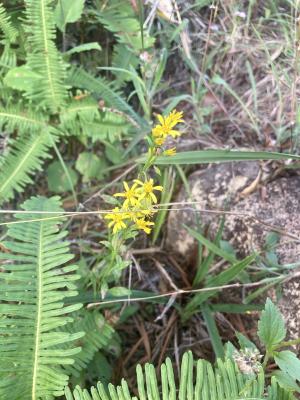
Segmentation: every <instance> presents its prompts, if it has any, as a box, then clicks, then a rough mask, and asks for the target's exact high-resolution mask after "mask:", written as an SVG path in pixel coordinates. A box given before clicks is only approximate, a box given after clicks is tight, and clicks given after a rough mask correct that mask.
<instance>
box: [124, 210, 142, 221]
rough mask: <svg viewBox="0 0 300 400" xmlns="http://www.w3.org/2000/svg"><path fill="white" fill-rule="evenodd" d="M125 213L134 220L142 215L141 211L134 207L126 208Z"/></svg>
mask: <svg viewBox="0 0 300 400" xmlns="http://www.w3.org/2000/svg"><path fill="white" fill-rule="evenodd" d="M126 215H127V217H128V218H129V219H130V220H131V221H133V222H136V220H137V219H138V218H141V217H142V216H143V213H142V211H138V210H134V209H126Z"/></svg>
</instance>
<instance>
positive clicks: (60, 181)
mask: <svg viewBox="0 0 300 400" xmlns="http://www.w3.org/2000/svg"><path fill="white" fill-rule="evenodd" d="M67 170H68V173H69V177H70V179H71V181H72V183H73V185H75V184H76V182H77V180H78V175H77V173H76V171H74V170H73V169H72V168H70V167H69V166H67ZM47 180H48V186H49V190H51V191H52V192H55V193H63V192H67V191H69V190H72V187H71V184H70V181H69V179H68V176H67V174H66V172H65V171H64V169H63V167H62V165H61V163H60V162H59V161H54V162H53V163H51V164H50V165H49V167H48V169H47Z"/></svg>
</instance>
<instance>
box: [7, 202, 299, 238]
mask: <svg viewBox="0 0 300 400" xmlns="http://www.w3.org/2000/svg"><path fill="white" fill-rule="evenodd" d="M200 203H201V202H198V201H189V202H171V203H163V204H158V205H155V206H153V208H154V209H159V210H164V211H171V210H173V211H193V212H197V213H207V214H216V215H233V216H238V217H243V218H245V219H249V222H250V221H252V222H257V223H259V224H260V225H262V226H264V227H265V228H267V230H271V231H274V232H277V233H279V234H281V235H282V236H286V237H289V238H290V239H293V240H294V241H295V242H297V243H299V242H300V237H298V236H296V235H293V234H291V233H289V232H287V231H285V230H284V229H283V228H281V227H278V226H274V225H272V224H269V223H268V222H266V221H264V220H262V219H261V218H259V217H257V216H256V215H253V214H251V213H249V212H247V211H227V210H209V209H196V210H195V209H194V208H193V207H174V206H178V205H184V206H187V205H190V206H193V205H197V204H200ZM169 206H173V207H169ZM112 211H113V210H97V211H79V212H77V211H75V212H73V211H69V212H68V211H65V212H61V213H59V212H55V211H52V212H51V211H46V212H43V211H30V212H28V211H21V210H0V214H48V215H49V214H59V215H58V216H54V217H46V218H36V219H28V220H21V221H9V222H2V223H0V226H8V225H14V224H23V223H25V222H37V221H43V220H51V219H61V218H68V217H80V218H82V217H87V216H91V215H96V216H97V215H101V214H106V213H108V212H112ZM137 211H144V210H137ZM120 212H124V211H120Z"/></svg>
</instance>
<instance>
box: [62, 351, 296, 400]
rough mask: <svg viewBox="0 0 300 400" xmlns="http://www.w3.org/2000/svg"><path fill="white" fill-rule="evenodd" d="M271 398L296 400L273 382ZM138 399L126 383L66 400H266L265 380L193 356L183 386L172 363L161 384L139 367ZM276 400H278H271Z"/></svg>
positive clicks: (185, 364)
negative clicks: (196, 359)
mask: <svg viewBox="0 0 300 400" xmlns="http://www.w3.org/2000/svg"><path fill="white" fill-rule="evenodd" d="M272 385H273V386H272V388H271V389H270V390H269V393H270V395H271V394H272V395H273V394H274V393H275V392H276V393H279V392H280V394H281V396H282V397H280V398H281V399H282V400H292V399H294V397H293V396H292V397H291V394H290V392H286V391H284V390H281V389H279V387H278V386H277V384H276V383H275V382H273V384H272ZM137 390H138V397H135V396H132V395H131V394H130V391H129V388H128V385H127V383H126V381H125V380H124V379H123V380H122V382H121V384H120V386H117V387H115V386H114V385H112V384H109V385H108V393H107V392H106V390H105V388H104V386H103V385H102V384H101V382H98V384H97V388H95V387H92V388H91V390H90V393H89V392H88V390H86V389H84V390H82V389H81V388H80V387H79V386H77V387H76V388H75V390H74V392H73V393H72V392H71V391H70V389H69V388H66V389H65V396H66V400H74V399H75V400H88V399H92V398H93V399H95V400H96V399H97V400H124V399H126V400H137V399H138V398H139V399H141V400H160V399H162V400H177V399H179V400H247V399H249V400H263V399H265V378H264V373H263V371H262V370H261V372H260V373H259V374H258V375H257V376H255V375H254V374H252V375H245V374H243V373H242V372H241V371H240V370H239V369H238V367H237V365H236V364H235V363H234V362H233V361H231V360H225V361H222V360H218V361H217V366H216V367H215V368H213V367H212V365H211V364H210V363H209V362H207V361H204V360H198V361H197V362H196V363H194V360H193V356H192V353H191V352H188V353H186V354H184V356H183V358H182V363H181V374H180V381H179V384H178V385H176V383H175V377H174V371H173V367H172V363H171V361H170V359H167V360H166V361H165V363H163V364H162V366H161V370H160V381H158V379H157V376H156V372H155V368H154V366H153V365H152V364H146V365H145V367H144V371H143V369H142V367H141V366H140V365H138V367H137ZM276 399H277V398H276ZM269 400H275V397H274V396H273V397H269Z"/></svg>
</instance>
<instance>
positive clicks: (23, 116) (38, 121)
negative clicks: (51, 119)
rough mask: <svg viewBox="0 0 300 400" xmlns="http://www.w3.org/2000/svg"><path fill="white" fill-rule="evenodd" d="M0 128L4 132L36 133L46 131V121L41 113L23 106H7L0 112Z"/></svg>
mask: <svg viewBox="0 0 300 400" xmlns="http://www.w3.org/2000/svg"><path fill="white" fill-rule="evenodd" d="M0 128H1V129H2V130H5V131H6V132H9V133H11V132H13V131H14V130H15V129H17V130H18V133H19V134H20V133H21V134H25V133H27V132H31V133H34V132H37V131H42V130H45V128H46V129H47V125H46V120H45V117H44V115H43V114H42V113H40V112H37V111H34V110H33V109H32V108H30V107H29V108H28V107H25V106H24V104H22V103H20V104H18V105H8V106H6V107H2V108H1V110H0Z"/></svg>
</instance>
